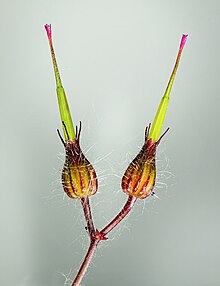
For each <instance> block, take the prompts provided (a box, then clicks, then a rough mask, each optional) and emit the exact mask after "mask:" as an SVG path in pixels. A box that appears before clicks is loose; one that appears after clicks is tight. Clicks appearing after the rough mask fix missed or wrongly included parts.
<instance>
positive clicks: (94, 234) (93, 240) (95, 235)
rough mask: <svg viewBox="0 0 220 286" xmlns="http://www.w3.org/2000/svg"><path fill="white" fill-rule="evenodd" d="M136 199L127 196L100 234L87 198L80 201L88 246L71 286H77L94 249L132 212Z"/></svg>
mask: <svg viewBox="0 0 220 286" xmlns="http://www.w3.org/2000/svg"><path fill="white" fill-rule="evenodd" d="M136 200H137V199H136V198H135V197H133V196H129V197H128V200H127V202H126V203H125V205H124V207H123V208H122V210H121V211H120V212H119V213H118V214H117V215H116V217H115V218H114V219H113V220H112V221H111V222H110V223H109V224H108V225H107V226H105V227H104V228H103V229H102V230H101V231H100V232H99V231H98V230H95V227H94V223H93V219H92V213H91V209H90V204H89V198H84V199H81V203H82V206H83V211H84V215H85V220H86V223H87V229H88V233H89V236H90V246H89V249H88V251H87V253H86V256H85V258H84V260H83V262H82V265H81V267H80V269H79V272H78V273H77V275H76V278H75V279H74V281H73V283H72V286H79V285H80V283H81V281H82V279H83V277H84V275H85V273H86V270H87V268H88V266H89V264H90V262H91V260H92V257H93V254H94V252H95V250H96V247H97V245H98V243H99V242H100V241H101V240H106V239H107V238H106V234H108V233H109V232H110V231H112V230H113V228H114V227H116V225H118V224H119V223H120V221H122V220H123V218H125V217H126V215H127V214H128V213H129V212H130V211H131V210H132V207H133V206H134V204H135V202H136Z"/></svg>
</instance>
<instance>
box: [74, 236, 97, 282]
mask: <svg viewBox="0 0 220 286" xmlns="http://www.w3.org/2000/svg"><path fill="white" fill-rule="evenodd" d="M98 243H99V240H91V242H90V246H89V249H88V251H87V253H86V256H85V258H84V260H83V263H82V265H81V267H80V269H79V272H78V273H77V275H76V278H75V280H74V281H73V284H72V286H79V285H80V283H81V281H82V279H83V277H84V275H85V273H86V270H87V268H88V266H89V264H90V262H91V260H92V257H93V254H94V252H95V249H96V246H97V244H98Z"/></svg>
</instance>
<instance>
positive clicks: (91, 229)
mask: <svg viewBox="0 0 220 286" xmlns="http://www.w3.org/2000/svg"><path fill="white" fill-rule="evenodd" d="M81 203H82V207H83V211H84V215H85V220H86V223H87V230H88V233H89V236H90V240H92V239H94V237H95V227H94V224H93V219H92V213H91V208H90V204H89V198H88V197H87V198H82V199H81Z"/></svg>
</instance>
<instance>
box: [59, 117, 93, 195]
mask: <svg viewBox="0 0 220 286" xmlns="http://www.w3.org/2000/svg"><path fill="white" fill-rule="evenodd" d="M64 128H65V126H64ZM80 133H81V122H80V128H79V132H77V127H76V137H75V139H74V140H67V142H64V140H63V139H62V138H61V136H60V134H59V136H60V138H61V140H62V142H63V144H64V146H65V150H66V159H65V164H64V167H63V171H62V185H63V189H64V191H65V193H66V194H67V195H68V196H69V197H70V198H73V199H81V198H86V197H88V196H92V195H94V194H95V193H96V192H97V189H98V181H97V176H96V172H95V170H94V168H93V166H92V165H91V163H90V162H89V161H88V160H87V159H86V157H85V155H84V154H83V152H82V150H81V148H80V144H79V138H80ZM67 137H68V134H67Z"/></svg>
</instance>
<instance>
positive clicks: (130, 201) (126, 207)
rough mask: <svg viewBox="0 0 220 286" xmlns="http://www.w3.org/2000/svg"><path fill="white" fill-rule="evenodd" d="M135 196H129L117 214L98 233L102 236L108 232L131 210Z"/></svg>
mask: <svg viewBox="0 0 220 286" xmlns="http://www.w3.org/2000/svg"><path fill="white" fill-rule="evenodd" d="M136 200H137V198H135V197H134V196H129V197H128V200H127V202H126V203H125V205H124V207H123V208H122V210H121V211H120V212H119V214H118V215H117V216H116V217H115V218H114V219H113V220H112V221H111V222H110V223H109V224H108V225H107V226H106V227H104V228H103V229H102V230H101V231H100V234H101V235H102V236H105V235H106V234H108V233H109V232H110V231H111V230H112V229H113V228H114V227H115V226H116V225H117V224H119V222H120V221H121V220H122V219H123V218H124V217H125V216H126V215H127V214H128V213H129V212H130V211H131V210H132V207H133V206H134V203H135V202H136Z"/></svg>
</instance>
